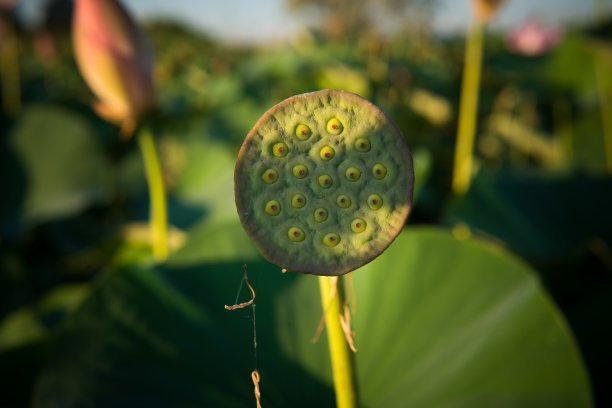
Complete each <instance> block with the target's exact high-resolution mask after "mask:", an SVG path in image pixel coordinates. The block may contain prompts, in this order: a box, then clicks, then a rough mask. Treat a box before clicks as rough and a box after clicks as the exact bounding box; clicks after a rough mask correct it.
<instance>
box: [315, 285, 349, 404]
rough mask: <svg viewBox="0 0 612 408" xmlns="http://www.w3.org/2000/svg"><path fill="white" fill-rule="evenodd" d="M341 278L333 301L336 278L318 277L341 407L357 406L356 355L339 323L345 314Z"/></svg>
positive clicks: (337, 394)
mask: <svg viewBox="0 0 612 408" xmlns="http://www.w3.org/2000/svg"><path fill="white" fill-rule="evenodd" d="M341 282H342V277H340V278H338V288H337V290H336V291H335V294H334V297H333V299H331V295H332V293H334V288H333V284H334V283H333V278H331V277H328V276H319V288H320V290H321V302H322V305H323V310H324V311H325V327H326V329H327V338H328V343H329V354H330V357H331V364H332V373H333V378H334V389H335V391H336V406H337V407H338V408H355V407H357V387H356V384H355V379H356V375H355V374H356V373H355V365H354V362H353V355H352V352H351V349H350V347H349V344H348V343H347V341H346V338H345V334H344V330H343V329H342V325H341V323H340V314H341V313H342V311H343V305H344V300H343V299H344V294H343V290H342V284H341Z"/></svg>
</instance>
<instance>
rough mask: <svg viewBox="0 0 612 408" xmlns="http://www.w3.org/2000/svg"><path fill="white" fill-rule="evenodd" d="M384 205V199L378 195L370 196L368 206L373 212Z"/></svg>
mask: <svg viewBox="0 0 612 408" xmlns="http://www.w3.org/2000/svg"><path fill="white" fill-rule="evenodd" d="M382 205H383V199H382V197H381V196H379V195H378V194H370V195H369V196H368V206H369V207H370V208H371V209H372V210H378V209H379V208H380V207H382Z"/></svg>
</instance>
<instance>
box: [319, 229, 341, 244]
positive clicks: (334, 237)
mask: <svg viewBox="0 0 612 408" xmlns="http://www.w3.org/2000/svg"><path fill="white" fill-rule="evenodd" d="M339 243H340V235H338V234H336V233H334V232H330V233H329V234H325V236H324V237H323V244H325V245H327V246H328V247H332V248H333V247H335V246H336V245H338V244H339Z"/></svg>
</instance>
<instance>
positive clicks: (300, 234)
mask: <svg viewBox="0 0 612 408" xmlns="http://www.w3.org/2000/svg"><path fill="white" fill-rule="evenodd" d="M287 237H289V239H290V240H291V241H293V242H302V241H303V240H304V238H306V234H304V230H303V229H301V228H300V227H291V228H289V229H288V230H287Z"/></svg>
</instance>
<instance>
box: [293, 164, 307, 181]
mask: <svg viewBox="0 0 612 408" xmlns="http://www.w3.org/2000/svg"><path fill="white" fill-rule="evenodd" d="M307 175H308V167H306V166H304V165H303V164H296V165H295V166H293V176H294V177H296V178H299V179H302V178H304V177H306V176H307Z"/></svg>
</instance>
